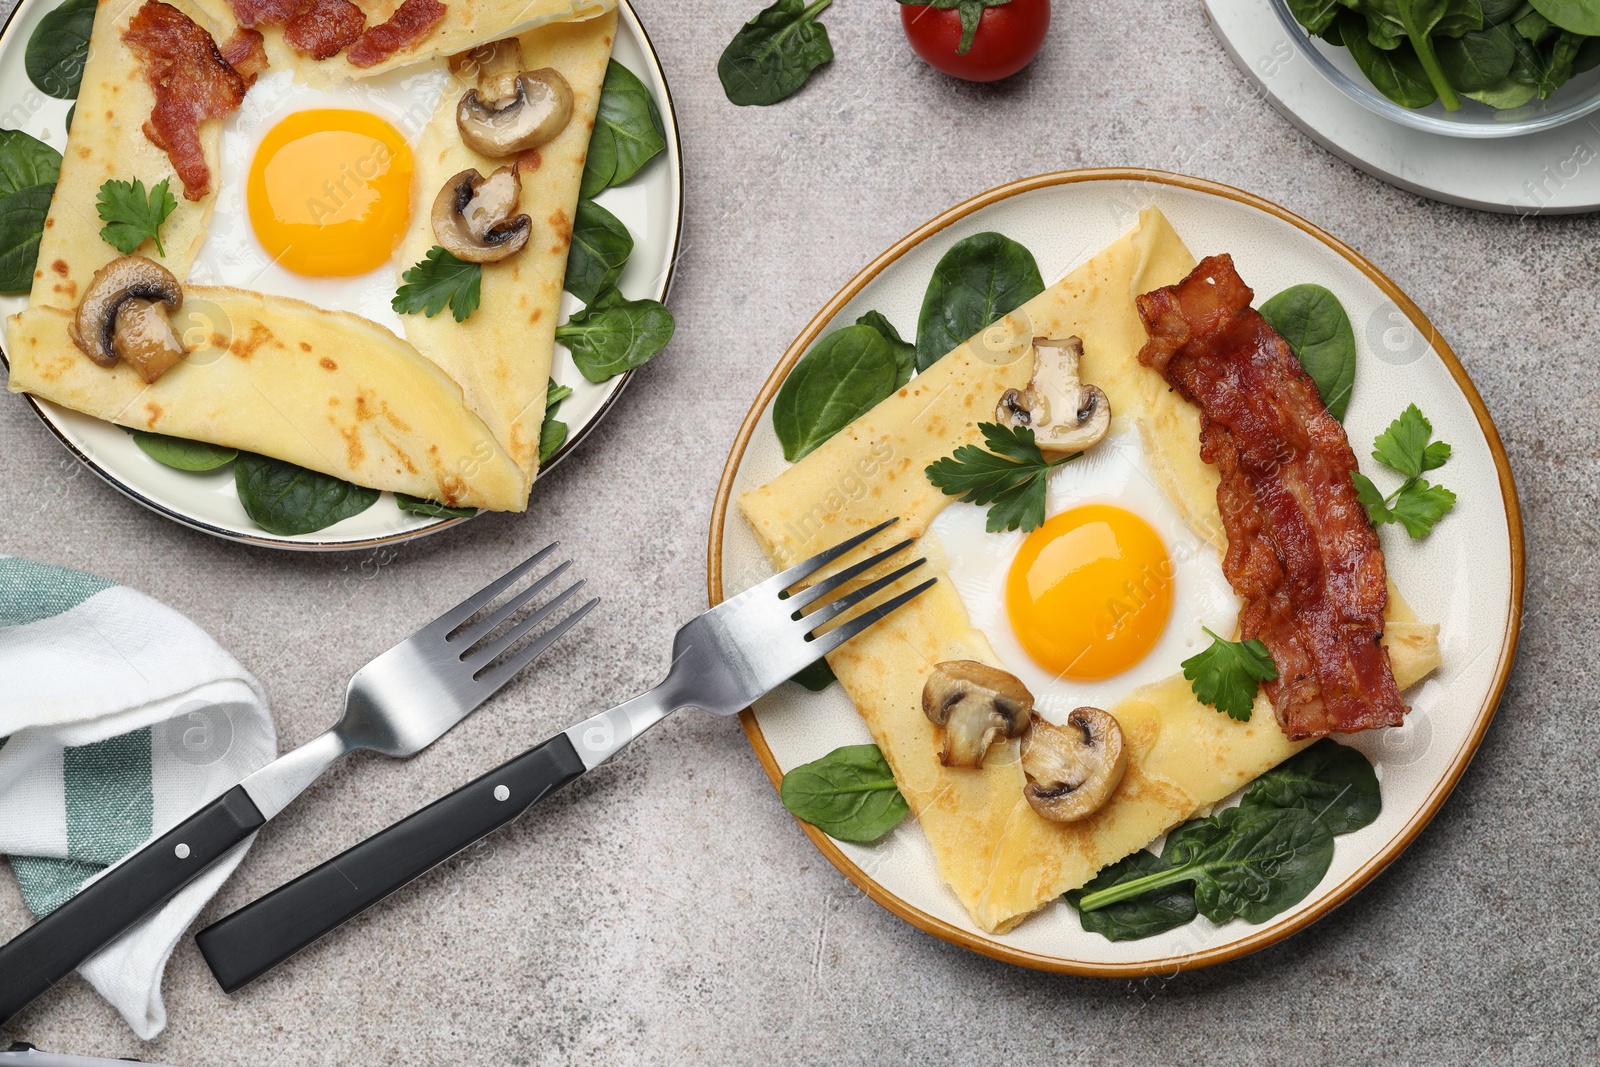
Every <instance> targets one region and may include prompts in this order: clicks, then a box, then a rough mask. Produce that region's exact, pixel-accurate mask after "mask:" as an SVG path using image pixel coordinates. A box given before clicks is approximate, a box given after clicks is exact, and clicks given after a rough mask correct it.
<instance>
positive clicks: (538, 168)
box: [397, 10, 617, 482]
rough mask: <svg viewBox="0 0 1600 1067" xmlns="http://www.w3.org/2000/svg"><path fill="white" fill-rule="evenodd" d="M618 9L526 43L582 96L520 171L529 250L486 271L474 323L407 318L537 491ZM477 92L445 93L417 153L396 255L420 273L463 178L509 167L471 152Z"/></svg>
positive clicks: (526, 59) (420, 345)
mask: <svg viewBox="0 0 1600 1067" xmlns="http://www.w3.org/2000/svg"><path fill="white" fill-rule="evenodd" d="M616 30H617V13H616V12H615V11H614V10H613V11H610V12H607V13H606V14H604V15H602V16H600V17H599V18H594V19H589V20H588V21H585V22H573V23H558V24H555V25H550V26H544V27H541V28H540V29H537V30H532V31H530V32H528V33H525V34H523V35H522V36H521V37H520V38H519V40H520V42H521V45H522V61H523V63H522V65H523V67H524V68H526V69H529V70H536V69H538V68H539V67H554V68H555V69H557V70H559V71H560V72H561V74H562V76H563V77H565V78H566V79H567V83H568V84H569V85H571V86H572V119H571V120H570V121H569V122H568V123H567V127H566V129H564V130H562V131H561V134H560V135H559V136H558V137H556V138H555V140H553V141H550V142H549V143H548V144H545V145H542V146H541V147H539V148H538V149H536V150H535V151H534V153H533V154H532V155H531V156H530V157H529V158H528V159H527V160H525V161H524V162H522V163H521V164H519V173H520V175H521V180H522V201H521V210H522V211H523V213H525V214H527V215H529V216H531V217H532V219H533V235H532V236H531V237H529V239H528V244H527V247H525V248H524V249H523V250H522V251H521V252H519V253H518V254H517V255H515V256H513V257H511V258H510V259H508V260H506V261H505V262H503V263H491V264H486V265H485V266H484V269H483V285H482V289H483V302H482V304H480V305H479V307H478V310H477V311H475V312H473V314H472V317H471V318H470V319H468V320H467V321H466V322H456V321H455V320H454V318H452V317H451V316H450V315H439V316H436V317H434V318H431V319H429V318H425V317H423V316H421V315H407V316H405V329H406V338H407V339H408V340H409V341H410V342H411V343H412V344H413V345H415V346H416V348H417V350H418V351H419V352H421V353H422V354H423V355H424V356H426V357H428V358H429V359H431V360H433V361H434V362H435V363H437V364H438V365H439V366H440V367H442V368H444V371H445V373H447V374H449V375H450V376H451V377H452V378H454V379H455V380H456V382H457V383H458V384H459V385H460V386H461V389H462V391H463V392H464V393H465V394H466V398H467V405H468V406H469V407H471V408H472V410H474V411H476V412H477V413H478V414H479V415H480V416H481V417H482V418H483V420H484V422H486V423H487V424H488V426H489V429H490V430H491V431H492V432H493V433H494V435H495V439H496V440H497V441H499V442H500V445H501V447H502V448H504V449H505V450H506V451H507V452H508V453H510V455H511V457H512V458H513V459H514V460H516V462H517V465H518V466H519V467H521V468H522V471H523V473H524V475H525V476H526V477H527V478H528V480H529V481H530V482H531V481H532V478H533V475H534V473H535V472H536V471H537V470H538V466H539V430H540V427H541V426H542V425H543V423H544V399H545V390H546V386H547V385H548V384H549V380H550V364H551V361H552V359H553V358H554V356H555V331H556V319H557V317H558V315H559V311H560V307H561V288H562V283H563V281H564V280H565V278H566V272H567V249H568V246H569V245H570V244H571V243H572V219H573V215H574V213H575V212H576V210H577V206H578V186H579V183H580V182H581V181H582V178H583V164H584V159H585V158H586V156H587V154H588V151H589V133H590V131H591V130H593V128H594V118H595V113H596V111H597V110H598V109H599V106H600V89H601V85H602V83H603V82H604V81H605V75H606V64H607V62H608V61H609V60H610V58H611V44H612V40H613V39H614V38H615V36H616ZM466 89H467V86H466V85H464V84H461V83H459V82H457V83H453V84H452V85H451V87H450V88H449V89H447V90H445V94H444V97H443V98H442V99H441V100H440V102H439V107H438V109H437V110H436V111H435V113H434V116H433V119H432V120H431V121H430V122H429V123H428V127H427V129H426V130H424V131H423V133H422V136H421V138H420V139H419V140H418V142H417V146H416V172H415V173H416V176H415V178H414V189H415V192H416V203H415V205H414V207H413V209H412V214H411V229H410V232H409V233H408V234H407V236H406V239H405V240H404V241H403V242H402V243H401V245H400V250H399V252H398V253H397V255H398V258H399V261H400V262H401V263H403V264H406V265H409V264H412V263H415V262H417V261H418V260H420V259H421V258H422V257H423V256H424V255H425V254H426V253H427V251H428V249H429V248H432V247H433V245H434V243H435V242H434V238H433V229H432V226H431V224H430V222H429V217H428V213H429V211H430V210H431V208H432V205H433V198H434V196H435V195H436V194H437V193H438V191H439V190H440V189H441V188H443V187H444V183H445V181H446V180H447V179H449V178H450V177H451V176H452V175H455V174H459V173H460V172H461V171H463V170H466V169H468V168H469V167H470V168H473V169H475V170H477V171H478V172H479V173H480V174H485V175H487V174H489V173H491V172H492V171H493V170H495V168H497V167H500V166H503V165H505V164H506V163H507V162H509V161H508V160H503V159H498V160H497V159H488V158H486V157H484V156H480V155H478V153H476V152H474V151H473V150H472V149H470V148H468V147H467V146H466V145H464V144H462V142H461V136H460V133H459V132H458V131H457V129H456V117H455V110H456V102H457V101H458V100H460V99H461V94H462V93H464V92H465V91H466Z"/></svg>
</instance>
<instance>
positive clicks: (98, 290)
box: [68, 256, 187, 382]
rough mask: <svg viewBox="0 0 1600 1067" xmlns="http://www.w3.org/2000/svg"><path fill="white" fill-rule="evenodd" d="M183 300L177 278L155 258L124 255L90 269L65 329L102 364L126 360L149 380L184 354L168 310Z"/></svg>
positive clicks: (85, 350) (176, 307) (108, 364)
mask: <svg viewBox="0 0 1600 1067" xmlns="http://www.w3.org/2000/svg"><path fill="white" fill-rule="evenodd" d="M182 304H183V287H182V286H180V285H179V284H178V279H177V278H174V277H173V276H172V272H171V271H169V270H167V268H165V267H163V266H162V265H161V264H159V263H157V262H156V261H155V260H152V259H146V258H145V257H144V256H123V257H122V258H121V259H114V260H112V261H111V262H110V263H107V264H106V265H105V266H103V267H101V268H100V269H99V270H97V271H95V274H94V277H93V278H92V279H90V281H89V287H88V288H87V289H85V290H84V293H83V300H82V301H81V302H79V304H78V312H77V315H76V316H74V318H73V320H72V325H71V327H70V328H69V330H68V332H69V333H70V334H71V335H72V343H73V344H75V345H77V346H78V347H79V348H80V349H81V350H82V351H83V354H84V355H86V356H88V357H89V358H90V359H92V360H94V361H95V362H96V363H98V364H100V365H101V366H102V367H112V366H115V365H116V362H117V359H118V358H119V357H120V358H122V359H126V360H127V361H128V362H129V363H130V364H132V365H133V366H134V367H135V368H136V369H137V370H138V371H139V373H140V375H142V376H143V378H144V380H145V381H147V382H153V381H155V380H156V379H157V378H159V377H161V376H162V375H163V374H165V373H166V372H167V371H168V370H169V369H171V368H172V366H173V364H175V363H177V362H178V361H179V360H181V359H182V358H183V357H184V356H185V355H186V354H187V353H186V352H185V351H184V348H183V344H182V342H181V341H179V340H178V335H177V334H176V333H175V332H174V331H173V329H172V324H171V323H170V322H168V321H167V313H168V312H171V311H176V310H178V308H179V307H180V306H182Z"/></svg>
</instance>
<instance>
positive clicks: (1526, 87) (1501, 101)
mask: <svg viewBox="0 0 1600 1067" xmlns="http://www.w3.org/2000/svg"><path fill="white" fill-rule="evenodd" d="M1591 40H1600V38H1591ZM1462 95H1463V96H1468V97H1471V98H1472V99H1474V100H1476V101H1477V102H1478V103H1480V104H1487V105H1489V106H1490V107H1492V108H1498V109H1499V110H1501V111H1507V110H1510V109H1511V108H1516V107H1521V106H1522V105H1524V104H1526V103H1527V102H1528V101H1530V100H1532V99H1533V98H1534V96H1535V95H1537V90H1535V89H1534V87H1533V85H1532V84H1531V83H1528V82H1520V81H1518V80H1517V79H1516V76H1515V75H1514V74H1508V75H1506V76H1505V77H1504V78H1501V79H1500V81H1499V82H1497V83H1495V84H1494V85H1491V86H1490V87H1489V88H1487V89H1483V90H1480V91H1478V92H1472V93H1463V94H1462Z"/></svg>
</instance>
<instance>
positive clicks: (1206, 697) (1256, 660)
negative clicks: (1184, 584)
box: [1180, 627, 1278, 722]
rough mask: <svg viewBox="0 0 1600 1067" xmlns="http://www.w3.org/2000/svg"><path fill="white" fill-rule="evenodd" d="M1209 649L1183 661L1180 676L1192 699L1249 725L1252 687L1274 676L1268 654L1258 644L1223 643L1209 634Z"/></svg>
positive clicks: (1254, 689)
mask: <svg viewBox="0 0 1600 1067" xmlns="http://www.w3.org/2000/svg"><path fill="white" fill-rule="evenodd" d="M1201 629H1203V630H1205V632H1206V634H1207V635H1208V636H1209V637H1210V638H1211V647H1210V648H1207V649H1206V650H1205V651H1204V652H1200V653H1197V654H1195V655H1193V656H1190V657H1189V658H1188V659H1186V660H1184V661H1183V663H1182V664H1181V665H1180V666H1182V667H1183V676H1184V677H1185V678H1187V679H1189V681H1190V683H1192V687H1193V689H1194V695H1195V696H1196V697H1198V698H1199V699H1200V702H1201V703H1203V704H1210V705H1211V706H1212V707H1214V708H1216V709H1217V710H1218V711H1220V712H1223V713H1225V714H1226V715H1227V716H1228V717H1229V718H1230V719H1237V720H1239V721H1240V722H1249V721H1250V712H1251V709H1252V708H1253V707H1254V706H1255V701H1256V687H1257V686H1258V685H1259V684H1260V683H1262V682H1270V681H1272V680H1273V679H1274V678H1276V677H1277V676H1278V665H1277V664H1275V663H1273V662H1272V653H1270V652H1268V651H1267V646H1266V645H1263V644H1262V643H1261V642H1260V641H1257V640H1255V639H1254V638H1250V639H1248V640H1245V641H1224V640H1223V639H1222V638H1220V637H1218V636H1217V635H1216V634H1214V633H1212V632H1211V631H1210V630H1208V629H1205V627H1201Z"/></svg>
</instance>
